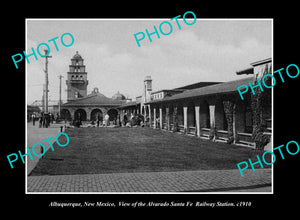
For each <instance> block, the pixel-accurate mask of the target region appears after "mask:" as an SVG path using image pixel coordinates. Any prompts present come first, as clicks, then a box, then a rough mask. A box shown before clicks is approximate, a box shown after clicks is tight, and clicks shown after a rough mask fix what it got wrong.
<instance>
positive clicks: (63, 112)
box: [60, 109, 72, 121]
mask: <svg viewBox="0 0 300 220" xmlns="http://www.w3.org/2000/svg"><path fill="white" fill-rule="evenodd" d="M60 118H61V119H64V120H68V121H69V120H71V119H72V117H71V113H70V111H69V110H68V109H62V110H61V111H60Z"/></svg>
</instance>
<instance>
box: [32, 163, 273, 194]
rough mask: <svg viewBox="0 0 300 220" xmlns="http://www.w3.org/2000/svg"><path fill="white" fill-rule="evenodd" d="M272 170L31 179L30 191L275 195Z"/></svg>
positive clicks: (90, 175)
mask: <svg viewBox="0 0 300 220" xmlns="http://www.w3.org/2000/svg"><path fill="white" fill-rule="evenodd" d="M271 173H272V172H271V169H257V170H256V171H255V172H253V171H252V170H251V169H248V170H245V171H244V177H241V175H240V173H239V171H238V170H237V169H232V170H205V171H204V170H203V171H181V172H147V173H116V174H86V175H57V176H28V177H27V185H28V188H27V191H28V192H29V193H30V192H226V191H228V192H230V193H231V192H271Z"/></svg>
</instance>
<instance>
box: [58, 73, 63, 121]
mask: <svg viewBox="0 0 300 220" xmlns="http://www.w3.org/2000/svg"><path fill="white" fill-rule="evenodd" d="M58 78H59V102H58V114H59V117H60V105H61V78H63V76H62V75H59V76H58Z"/></svg>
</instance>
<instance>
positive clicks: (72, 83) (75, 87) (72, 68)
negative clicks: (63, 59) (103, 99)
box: [66, 51, 88, 101]
mask: <svg viewBox="0 0 300 220" xmlns="http://www.w3.org/2000/svg"><path fill="white" fill-rule="evenodd" d="M66 83H67V100H68V101H72V100H74V99H77V98H82V97H85V96H87V85H88V80H87V72H85V65H83V59H82V57H81V56H80V55H79V54H78V51H76V54H75V55H74V56H73V57H72V58H71V65H69V72H68V76H67V80H66Z"/></svg>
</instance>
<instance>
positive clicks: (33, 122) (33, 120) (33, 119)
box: [31, 113, 35, 126]
mask: <svg viewBox="0 0 300 220" xmlns="http://www.w3.org/2000/svg"><path fill="white" fill-rule="evenodd" d="M31 117H32V125H33V126H34V125H35V114H34V113H33V114H32V116H31Z"/></svg>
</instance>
